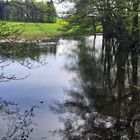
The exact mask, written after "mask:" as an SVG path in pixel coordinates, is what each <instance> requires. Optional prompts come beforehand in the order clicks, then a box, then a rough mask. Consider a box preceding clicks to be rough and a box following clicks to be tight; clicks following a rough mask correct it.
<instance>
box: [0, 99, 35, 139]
mask: <svg viewBox="0 0 140 140" xmlns="http://www.w3.org/2000/svg"><path fill="white" fill-rule="evenodd" d="M34 109H35V107H31V109H29V110H25V111H24V112H22V111H21V109H20V108H19V106H18V105H17V104H14V103H11V102H7V101H5V100H3V99H2V98H0V115H1V116H2V117H1V119H3V121H5V120H6V122H5V123H7V125H6V126H5V127H4V129H6V130H7V132H6V133H5V134H3V135H2V137H1V139H2V140H9V139H10V140H25V139H27V138H28V137H29V136H30V134H31V133H32V132H33V130H34V127H35V122H34V121H33V117H34Z"/></svg>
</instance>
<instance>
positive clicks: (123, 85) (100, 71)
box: [51, 39, 140, 140]
mask: <svg viewBox="0 0 140 140" xmlns="http://www.w3.org/2000/svg"><path fill="white" fill-rule="evenodd" d="M126 48H127V49H126ZM129 48H130V47H129V45H128V44H122V43H118V42H117V41H116V40H114V39H104V40H103V47H102V57H101V59H100V58H99V59H100V60H99V61H97V57H95V52H91V50H92V48H87V47H84V45H83V46H80V47H78V49H79V50H78V51H75V52H76V53H77V55H78V61H77V63H76V64H75V65H74V66H73V68H71V67H70V68H69V70H74V68H75V70H76V72H77V80H75V79H74V81H75V84H76V85H78V87H77V88H76V90H71V91H68V94H69V95H70V98H69V99H68V100H66V101H65V102H64V103H56V104H55V105H54V106H53V107H51V109H52V110H53V111H54V112H56V113H60V114H61V113H66V114H65V117H64V118H61V121H62V122H63V123H64V129H61V130H57V131H56V132H58V133H59V134H60V135H61V136H62V137H63V139H64V140H93V139H95V140H98V139H99V140H104V139H105V140H106V139H110V140H118V139H121V140H125V139H130V140H137V139H140V124H139V121H140V109H139V107H140V101H139V99H140V94H139V89H138V56H137V54H136V50H135V48H133V49H129ZM67 68H68V66H67ZM79 81H80V83H79V84H77V83H78V82H79Z"/></svg>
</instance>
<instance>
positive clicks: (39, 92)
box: [0, 36, 140, 140]
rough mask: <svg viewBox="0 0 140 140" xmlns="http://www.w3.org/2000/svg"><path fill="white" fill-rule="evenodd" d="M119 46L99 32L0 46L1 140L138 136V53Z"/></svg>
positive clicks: (123, 139)
mask: <svg viewBox="0 0 140 140" xmlns="http://www.w3.org/2000/svg"><path fill="white" fill-rule="evenodd" d="M102 41H103V42H104V43H102ZM4 46H5V45H4ZM123 47H124V46H121V44H118V43H117V41H116V40H113V39H107V40H103V38H102V36H96V37H94V36H90V37H82V38H77V39H73V38H60V39H59V40H57V41H55V42H45V43H39V44H38V46H37V47H34V48H32V47H31V48H32V49H29V48H28V47H27V48H26V47H25V50H24V49H21V48H20V46H16V47H13V50H5V48H4V47H1V52H2V54H1V56H0V58H1V63H0V70H1V75H0V77H1V83H0V97H1V98H0V110H1V111H0V139H2V140H26V139H29V140H61V139H64V140H91V139H95V140H106V139H108V140H112V139H114V140H119V139H120V140H129V139H130V140H132V139H133V140H137V139H140V135H139V134H140V123H139V121H140V109H139V107H140V102H139V99H140V97H139V87H140V86H139V73H138V70H139V69H138V66H139V57H138V54H134V53H131V52H130V51H129V49H125V51H124V49H123ZM17 48H18V49H17ZM19 48H20V49H19Z"/></svg>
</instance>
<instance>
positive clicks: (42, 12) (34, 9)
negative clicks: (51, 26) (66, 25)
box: [0, 0, 57, 23]
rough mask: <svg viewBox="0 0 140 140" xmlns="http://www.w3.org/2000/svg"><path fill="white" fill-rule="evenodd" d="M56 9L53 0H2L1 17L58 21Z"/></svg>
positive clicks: (49, 21) (0, 6)
mask: <svg viewBox="0 0 140 140" xmlns="http://www.w3.org/2000/svg"><path fill="white" fill-rule="evenodd" d="M56 17H57V14H56V10H55V7H54V4H53V1H51V2H43V1H40V2H38V1H36V0H26V1H23V0H11V1H10V2H8V1H3V0H0V19H1V20H6V21H24V22H48V23H54V22H56Z"/></svg>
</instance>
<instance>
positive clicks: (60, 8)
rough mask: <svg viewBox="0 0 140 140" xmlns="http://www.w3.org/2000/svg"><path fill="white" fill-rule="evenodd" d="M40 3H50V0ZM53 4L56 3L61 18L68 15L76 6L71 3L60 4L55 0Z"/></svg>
mask: <svg viewBox="0 0 140 140" xmlns="http://www.w3.org/2000/svg"><path fill="white" fill-rule="evenodd" d="M38 1H50V0H38ZM53 2H54V5H55V7H56V11H57V14H58V15H59V16H62V15H63V14H62V13H66V12H68V11H69V10H70V9H71V8H73V7H74V4H73V3H70V2H63V3H58V0H53ZM64 15H65V14H64Z"/></svg>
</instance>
